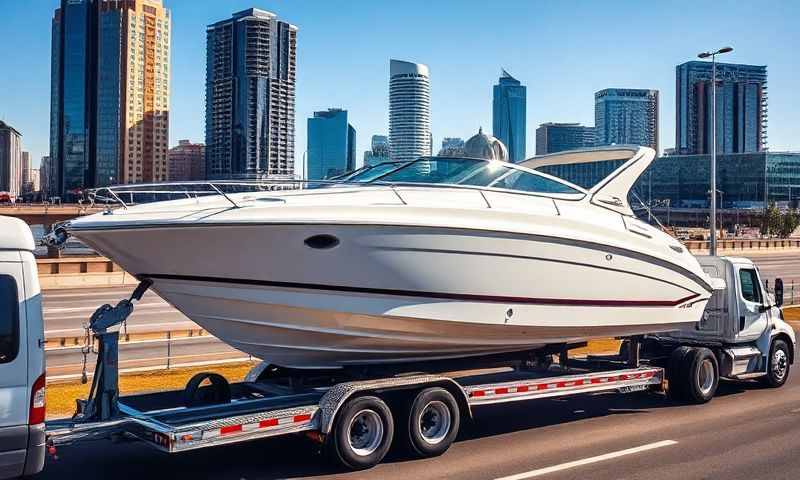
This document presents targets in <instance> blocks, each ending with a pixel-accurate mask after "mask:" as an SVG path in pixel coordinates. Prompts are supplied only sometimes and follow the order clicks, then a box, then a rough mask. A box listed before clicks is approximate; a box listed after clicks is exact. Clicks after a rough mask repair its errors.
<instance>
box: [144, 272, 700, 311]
mask: <svg viewBox="0 0 800 480" xmlns="http://www.w3.org/2000/svg"><path fill="white" fill-rule="evenodd" d="M137 278H139V279H140V280H142V279H144V278H152V279H155V280H179V281H188V282H212V283H232V284H237V285H257V286H265V287H277V288H296V289H303V290H326V291H333V292H349V293H366V294H372V295H391V296H400V297H425V298H438V299H442V300H459V301H475V302H487V303H514V304H522V305H560V306H582V307H674V306H677V305H680V304H682V303H686V302H688V301H689V300H692V299H695V298H697V297H699V296H700V294H698V293H692V294H691V295H687V296H685V297H682V298H679V299H676V300H604V299H584V298H532V297H511V296H505V295H480V294H472V293H445V292H425V291H419V290H396V289H389V288H373V287H352V286H349V285H323V284H317V283H300V282H276V281H271V280H254V279H248V278H226V277H206V276H198V275H172V274H161V273H147V274H140V275H137Z"/></svg>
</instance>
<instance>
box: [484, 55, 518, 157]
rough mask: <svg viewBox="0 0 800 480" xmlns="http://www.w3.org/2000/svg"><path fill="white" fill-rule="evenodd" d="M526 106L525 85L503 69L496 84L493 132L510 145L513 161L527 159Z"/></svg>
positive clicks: (509, 151) (493, 106)
mask: <svg viewBox="0 0 800 480" xmlns="http://www.w3.org/2000/svg"><path fill="white" fill-rule="evenodd" d="M526 106H527V92H526V88H525V85H522V83H520V81H519V80H517V79H516V78H514V77H512V76H511V75H510V74H509V73H508V72H506V71H505V70H502V72H501V75H500V79H499V80H498V82H497V85H495V86H494V95H493V101H492V130H493V132H492V133H493V135H494V136H495V137H496V138H497V139H499V140H500V141H501V142H503V144H504V145H506V147H508V155H509V159H510V160H511V161H512V162H520V161H522V160H525V129H526V118H527V117H526V115H527V113H526V108H527V107H526Z"/></svg>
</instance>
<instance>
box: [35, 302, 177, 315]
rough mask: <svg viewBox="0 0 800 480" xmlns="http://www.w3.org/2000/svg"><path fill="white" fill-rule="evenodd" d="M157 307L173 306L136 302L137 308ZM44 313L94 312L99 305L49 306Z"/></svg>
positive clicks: (161, 303)
mask: <svg viewBox="0 0 800 480" xmlns="http://www.w3.org/2000/svg"><path fill="white" fill-rule="evenodd" d="M155 307H162V308H163V307H170V308H172V306H171V305H170V304H168V303H167V302H157V303H155V302H154V303H143V304H136V308H137V309H140V308H155ZM43 310H44V314H45V315H47V314H48V313H49V314H54V313H66V312H94V311H95V310H97V307H91V306H90V307H49V308H44V309H43Z"/></svg>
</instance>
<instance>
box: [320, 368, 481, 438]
mask: <svg viewBox="0 0 800 480" xmlns="http://www.w3.org/2000/svg"><path fill="white" fill-rule="evenodd" d="M434 385H439V386H441V387H443V388H446V389H447V390H448V391H449V392H450V393H452V394H453V396H454V397H455V398H456V401H457V402H458V406H459V407H460V408H461V411H462V412H464V413H465V414H466V415H469V417H470V418H472V410H471V409H470V406H469V402H468V401H467V396H466V394H465V393H464V389H463V388H461V386H460V385H459V384H458V383H457V382H456V381H455V380H453V379H452V378H448V377H443V376H441V375H413V376H408V377H392V378H378V379H374V380H363V381H354V382H344V383H339V384H336V385H334V386H333V387H332V388H331V389H330V390H328V391H327V392H326V393H325V395H324V396H323V397H322V399H321V400H320V401H319V415H320V423H319V425H320V432H321V433H322V434H325V435H327V434H328V433H330V431H331V429H332V428H333V420H334V419H335V418H336V414H337V413H338V412H339V410H340V409H341V408H342V406H343V405H344V404H345V403H346V402H347V400H348V399H350V398H351V397H352V396H354V395H357V394H359V393H364V392H378V393H380V391H388V390H406V389H412V388H414V387H421V386H426V387H427V386H434Z"/></svg>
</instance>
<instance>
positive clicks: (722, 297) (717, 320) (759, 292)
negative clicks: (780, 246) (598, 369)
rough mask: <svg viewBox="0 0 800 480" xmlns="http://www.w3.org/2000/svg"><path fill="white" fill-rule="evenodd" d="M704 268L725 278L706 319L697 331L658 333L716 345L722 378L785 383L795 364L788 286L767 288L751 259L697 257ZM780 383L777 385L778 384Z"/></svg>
mask: <svg viewBox="0 0 800 480" xmlns="http://www.w3.org/2000/svg"><path fill="white" fill-rule="evenodd" d="M697 260H698V261H699V262H700V265H701V266H702V268H703V270H704V271H705V272H706V273H707V274H709V275H710V276H711V277H714V278H719V279H722V280H724V281H725V288H724V289H722V290H717V291H715V292H714V294H713V296H712V297H711V299H710V300H709V302H708V305H707V306H706V309H705V311H704V312H703V317H702V318H701V319H700V321H699V322H698V323H697V324H696V325H695V327H694V328H693V329H689V330H681V331H676V332H672V333H669V334H662V335H658V337H657V338H658V339H659V340H660V341H665V340H674V341H675V342H678V343H682V344H687V343H688V344H693V343H694V344H705V345H715V346H717V348H715V349H714V350H715V353H716V356H717V357H718V358H717V360H718V362H719V376H720V377H725V378H732V379H738V380H742V379H748V378H759V377H762V378H763V379H764V380H766V381H767V382H768V383H769V382H772V383H775V382H778V383H780V384H782V383H783V382H785V381H786V377H787V376H788V369H789V366H790V365H791V364H792V363H793V362H794V358H795V349H796V339H795V333H794V329H793V328H792V327H791V326H790V325H789V324H788V323H786V322H785V321H784V320H783V313H782V312H781V309H780V306H781V305H782V303H783V288H782V282H781V281H780V279H779V280H778V281H776V292H775V293H776V294H775V296H773V295H771V294H770V293H769V292H768V291H767V289H766V288H765V287H764V282H763V280H762V278H761V275H760V273H759V271H758V267H757V266H756V265H755V264H754V263H753V262H752V261H751V260H748V259H746V258H740V257H718V256H698V257H697ZM776 386H777V385H776Z"/></svg>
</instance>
